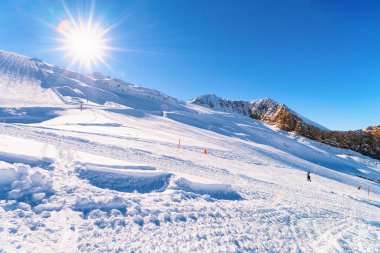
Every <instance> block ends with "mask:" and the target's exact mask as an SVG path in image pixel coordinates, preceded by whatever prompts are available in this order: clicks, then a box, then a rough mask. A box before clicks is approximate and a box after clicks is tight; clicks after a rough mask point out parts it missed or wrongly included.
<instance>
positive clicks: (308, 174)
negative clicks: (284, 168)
mask: <svg viewBox="0 0 380 253" xmlns="http://www.w3.org/2000/svg"><path fill="white" fill-rule="evenodd" d="M306 178H307V181H309V182H311V177H310V170H309V171H308V172H307V175H306Z"/></svg>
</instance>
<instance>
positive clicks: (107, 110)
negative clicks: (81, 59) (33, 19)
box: [0, 51, 380, 253]
mask: <svg viewBox="0 0 380 253" xmlns="http://www.w3.org/2000/svg"><path fill="white" fill-rule="evenodd" d="M24 88H25V89H24ZM0 91H1V92H0V113H1V115H0V116H5V118H3V120H1V122H2V123H1V124H0V238H1V240H0V252H44V253H45V252H318V253H319V252H371V253H372V252H380V187H379V184H378V183H375V182H373V181H369V180H365V179H363V178H360V177H358V176H365V177H367V178H374V179H376V178H377V179H379V178H380V161H378V160H375V159H371V158H369V157H366V156H363V155H360V154H358V153H356V152H353V151H349V150H344V149H338V148H334V147H331V146H327V145H325V144H321V143H318V142H315V141H312V140H309V139H307V138H303V137H299V136H292V135H289V134H287V133H285V132H281V131H277V130H276V129H274V128H272V127H269V126H267V125H265V124H263V123H261V122H259V121H256V120H252V119H250V118H249V117H246V116H243V115H239V114H237V113H236V112H234V111H229V112H223V111H215V110H212V109H210V108H205V107H201V106H197V105H194V104H186V103H184V102H181V101H178V100H176V99H174V98H171V97H169V96H167V95H165V94H162V93H161V92H158V91H155V90H151V89H146V88H142V87H138V86H135V85H132V84H128V83H124V82H122V81H120V80H116V79H109V78H105V77H104V76H102V75H100V74H97V75H95V76H91V77H87V76H84V75H81V74H78V73H74V72H71V71H68V70H65V69H63V68H58V67H54V66H51V65H48V64H46V63H43V62H42V61H39V60H37V59H30V58H29V57H24V56H19V55H16V54H12V53H8V52H4V51H0ZM87 99H88V101H87ZM80 103H83V105H84V106H83V108H82V109H81V108H80ZM243 107H244V106H243ZM243 107H241V108H243ZM4 122H5V123H4ZM205 150H206V153H205ZM307 171H310V172H311V182H307V181H306V173H307ZM359 186H360V187H359ZM358 188H359V189H358Z"/></svg>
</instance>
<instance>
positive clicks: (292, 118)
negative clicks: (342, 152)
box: [192, 95, 380, 159]
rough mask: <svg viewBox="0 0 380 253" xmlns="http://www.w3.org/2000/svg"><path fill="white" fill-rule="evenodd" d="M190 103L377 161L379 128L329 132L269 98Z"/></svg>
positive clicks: (200, 99) (208, 97)
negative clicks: (259, 122) (230, 113)
mask: <svg viewBox="0 0 380 253" xmlns="http://www.w3.org/2000/svg"><path fill="white" fill-rule="evenodd" d="M192 103H195V104H198V105H202V106H208V107H210V108H214V109H217V110H223V111H227V112H237V113H240V114H242V115H247V116H250V117H251V118H253V119H257V120H260V121H263V122H265V123H267V124H270V125H274V126H276V127H277V128H279V129H281V130H284V131H288V132H293V133H295V134H299V135H302V136H305V137H308V138H311V139H314V140H317V141H319V142H322V143H326V144H329V145H331V146H335V147H339V148H344V149H351V150H353V151H357V152H359V153H361V154H364V155H368V156H370V157H373V158H376V159H380V126H379V125H378V126H370V127H368V128H366V129H363V130H356V131H330V130H328V129H327V128H325V127H323V126H321V125H319V124H317V123H315V122H313V121H311V120H309V119H307V118H305V117H303V116H301V115H300V114H298V113H296V112H294V111H293V110H291V109H290V108H288V107H287V106H286V105H284V104H280V103H277V102H276V101H274V100H272V99H259V100H256V101H252V102H249V101H230V100H226V99H222V98H219V97H217V96H215V95H205V96H201V97H198V98H196V99H194V100H193V101H192Z"/></svg>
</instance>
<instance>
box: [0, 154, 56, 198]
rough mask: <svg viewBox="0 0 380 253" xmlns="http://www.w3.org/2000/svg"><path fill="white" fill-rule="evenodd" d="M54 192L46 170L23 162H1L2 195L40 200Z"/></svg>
mask: <svg viewBox="0 0 380 253" xmlns="http://www.w3.org/2000/svg"><path fill="white" fill-rule="evenodd" d="M50 193H53V188H52V180H51V178H50V177H49V176H48V175H47V174H46V171H44V170H42V169H40V168H31V167H30V166H28V165H23V164H13V165H12V164H9V163H5V162H0V197H1V198H4V199H14V200H20V201H28V202H38V201H41V200H42V199H44V198H45V197H46V195H47V194H50Z"/></svg>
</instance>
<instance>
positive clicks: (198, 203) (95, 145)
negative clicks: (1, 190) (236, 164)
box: [0, 111, 379, 252]
mask: <svg viewBox="0 0 380 253" xmlns="http://www.w3.org/2000/svg"><path fill="white" fill-rule="evenodd" d="M92 113H93V115H94V118H93V121H92V122H95V121H96V120H97V116H96V115H97V114H98V112H95V111H93V112H92ZM100 114H101V115H104V114H106V115H107V114H108V115H107V118H109V119H111V120H112V121H114V122H118V123H120V124H128V125H129V124H130V122H126V121H125V119H124V118H123V117H116V116H115V114H111V113H106V112H101V113H100ZM87 123H88V122H87ZM3 133H6V135H8V136H14V137H18V138H25V139H30V140H34V141H37V142H40V143H43V144H44V145H43V148H42V149H41V150H40V156H41V157H44V156H45V152H46V149H47V146H48V145H53V146H55V147H56V148H57V149H58V151H57V152H58V154H57V158H56V161H55V163H54V164H53V169H52V170H51V171H50V173H51V174H52V177H53V178H55V180H54V189H55V191H56V192H55V193H54V195H53V196H51V197H50V198H49V199H48V201H47V203H46V204H45V205H46V206H45V207H41V208H40V209H38V210H39V211H36V210H33V208H32V209H31V210H30V211H18V212H21V213H22V215H23V216H26V217H28V216H30V218H29V219H25V218H24V220H20V219H16V223H17V224H16V225H15V227H21V228H23V229H24V230H28V229H27V227H28V226H29V230H30V227H32V228H33V229H36V227H37V229H36V230H35V231H36V232H38V233H39V234H40V235H44V236H36V234H35V233H33V232H32V231H33V230H30V231H23V232H21V233H20V232H18V231H17V232H16V233H14V234H12V236H8V237H6V238H7V239H6V240H4V241H3V242H1V243H0V248H3V249H4V250H6V251H7V249H11V248H14V247H16V248H17V247H20V248H19V249H20V250H22V249H24V250H26V249H25V248H23V247H26V248H27V249H28V250H29V249H32V250H33V251H40V250H41V249H46V250H47V251H54V250H53V249H60V250H61V251H60V250H58V251H60V252H76V251H84V252H102V251H112V252H123V251H126V250H127V251H132V252H133V251H142V252H152V251H155V252H166V251H172V252H190V251H210V252H220V251H227V252H239V251H242V252H256V251H258V252H261V251H268V252H342V251H347V252H350V251H351V250H352V251H355V252H376V250H378V249H379V244H378V242H377V241H378V240H379V226H378V225H376V223H375V225H373V223H371V222H370V221H371V220H379V215H378V211H379V209H378V208H376V207H373V206H370V205H364V206H365V207H366V209H365V210H363V204H362V203H361V202H357V201H355V200H353V199H351V198H347V197H346V198H344V199H343V200H342V196H341V195H338V194H332V193H331V192H328V191H326V192H322V191H321V190H319V189H315V190H313V189H310V188H307V189H306V190H305V188H303V186H294V185H291V186H287V184H286V183H284V184H279V183H272V182H268V181H265V180H260V179H258V178H254V177H250V176H247V175H244V174H240V173H236V172H235V171H234V170H230V169H228V168H223V167H224V166H223V165H222V164H219V166H211V165H209V164H205V163H203V162H202V161H190V160H186V159H182V158H181V156H180V157H178V158H177V157H175V155H173V156H172V155H163V154H159V153H156V152H149V151H147V150H142V149H139V148H132V147H124V146H119V145H111V144H105V143H101V142H97V141H93V140H92V139H91V138H87V137H86V136H87V135H88V136H91V135H98V134H99V135H104V134H105V133H103V132H102V131H96V133H93V134H91V133H88V134H87V135H83V137H81V138H79V137H74V136H70V134H68V133H67V132H61V134H60V130H53V129H48V128H46V129H44V128H39V127H31V126H24V125H9V124H7V125H5V126H3ZM69 133H70V131H69ZM104 136H105V137H106V138H111V137H110V136H109V135H104ZM116 138H119V137H116ZM121 138H124V139H125V140H126V141H127V140H129V141H133V142H140V143H145V142H146V141H148V140H146V139H139V138H134V137H131V138H129V137H126V136H122V137H121ZM225 141H226V140H225ZM150 144H156V145H159V146H166V148H171V149H173V148H175V144H172V143H167V142H157V143H154V142H151V143H150ZM227 145H228V143H225V145H224V146H227ZM221 147H222V148H223V146H221ZM196 149H197V148H196V147H195V146H194V147H192V146H184V147H183V150H185V151H186V152H196ZM240 149H241V150H244V149H245V148H244V145H242V146H240ZM77 152H84V153H89V154H93V155H97V156H101V157H108V158H112V159H117V160H121V161H128V162H134V163H138V164H144V165H147V166H153V167H155V168H156V169H158V170H161V171H166V172H169V173H172V174H173V177H174V178H171V179H170V180H171V183H170V185H168V186H167V190H166V192H153V193H149V194H146V193H141V194H139V193H133V192H132V193H123V192H119V191H113V190H108V189H106V188H105V189H102V188H99V187H96V186H94V185H91V184H89V183H88V182H87V181H86V180H85V179H83V178H81V177H79V176H78V173H77V170H76V168H77V167H78V163H77V161H76V158H75V154H76V153H77ZM181 152H184V151H181ZM209 152H211V153H212V154H213V156H215V158H216V159H222V158H224V159H228V160H241V161H242V162H244V163H246V164H251V165H256V166H264V167H267V168H270V167H271V166H278V167H279V168H281V167H284V168H285V167H286V164H281V163H280V164H279V163H275V162H273V161H270V160H267V161H260V157H258V158H259V159H258V160H255V159H252V158H250V157H251V156H250V151H249V149H247V150H245V151H244V152H243V153H240V152H236V153H231V151H229V150H224V149H210V151H209ZM252 155H254V154H252ZM252 157H254V156H252ZM184 172H185V174H189V175H195V176H198V177H203V178H212V179H213V180H216V181H218V182H221V183H225V184H228V185H231V186H232V187H233V188H234V189H235V190H236V191H237V192H239V193H240V194H242V197H243V199H242V200H239V201H228V200H217V199H212V198H210V197H208V196H207V195H198V194H196V193H192V192H186V191H182V190H180V189H177V188H176V187H175V186H173V185H172V184H173V183H174V182H175V180H176V179H175V178H178V176H176V175H177V174H181V173H184ZM99 176H101V174H99ZM115 198H116V200H118V201H120V199H119V198H121V199H123V201H124V202H125V203H123V205H121V206H118V205H116V206H113V205H114V204H112V203H113V202H114V200H115ZM83 199H85V202H83V201H84V200H83ZM82 202H83V203H85V204H84V205H81V203H82ZM49 204H50V205H49ZM124 206H125V208H124ZM84 207H88V209H87V210H84V209H83V208H84ZM113 207H114V208H113ZM12 208H14V211H13V212H16V211H17V210H19V209H17V208H16V207H12ZM3 210H4V211H2V212H1V214H2V216H3V215H4V216H5V217H7V216H8V215H16V214H14V213H12V212H10V211H6V210H5V209H3ZM359 210H360V211H359ZM25 220H28V221H27V222H25ZM53 220H54V221H53ZM28 223H32V224H33V225H30V224H28ZM25 227H26V228H25ZM52 227H53V228H52ZM8 231H12V230H11V229H10V228H9V227H4V228H2V233H11V232H8ZM18 233H20V236H21V235H24V236H25V235H27V236H28V238H33V239H29V240H27V241H24V242H23V241H22V240H20V239H19V237H17V235H18ZM358 233H362V234H363V235H365V236H364V237H363V236H360V237H359V236H358ZM15 237H16V239H12V238H15ZM169 245H170V246H169ZM49 249H50V250H49Z"/></svg>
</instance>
